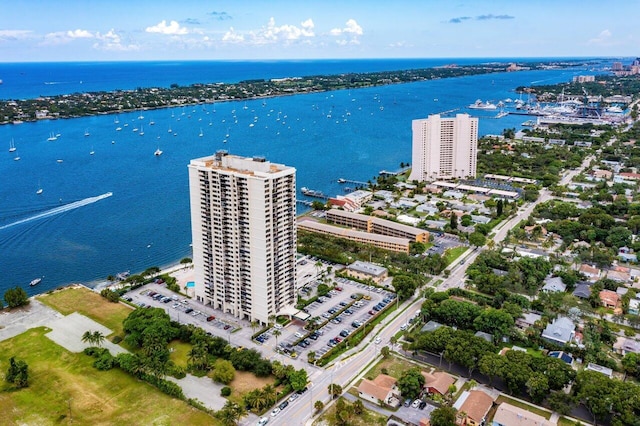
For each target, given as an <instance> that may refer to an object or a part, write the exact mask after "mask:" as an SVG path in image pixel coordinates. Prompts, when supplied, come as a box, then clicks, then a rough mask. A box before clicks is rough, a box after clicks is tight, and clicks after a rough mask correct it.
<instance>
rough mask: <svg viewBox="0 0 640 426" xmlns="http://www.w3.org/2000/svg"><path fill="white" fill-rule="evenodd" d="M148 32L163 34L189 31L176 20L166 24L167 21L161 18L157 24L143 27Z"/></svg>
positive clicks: (180, 33) (183, 33) (179, 33)
mask: <svg viewBox="0 0 640 426" xmlns="http://www.w3.org/2000/svg"><path fill="white" fill-rule="evenodd" d="M145 31H146V32H148V33H158V34H165V35H185V34H187V33H188V32H189V30H188V29H186V28H185V27H181V26H180V24H179V23H178V21H171V22H169V25H167V21H165V20H162V21H160V23H159V24H157V25H154V26H152V27H147V28H146V29H145Z"/></svg>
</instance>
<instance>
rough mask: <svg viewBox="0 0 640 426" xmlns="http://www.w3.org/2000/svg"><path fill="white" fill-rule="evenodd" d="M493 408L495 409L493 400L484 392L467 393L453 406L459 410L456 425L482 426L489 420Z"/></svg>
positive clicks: (473, 391)
mask: <svg viewBox="0 0 640 426" xmlns="http://www.w3.org/2000/svg"><path fill="white" fill-rule="evenodd" d="M491 407H493V398H492V397H491V396H489V395H487V394H486V393H484V392H483V391H481V390H471V391H465V392H463V393H462V395H461V396H460V398H458V400H457V401H456V403H455V404H454V405H453V408H455V409H456V410H458V414H457V415H456V424H457V425H463V426H480V425H482V424H483V423H484V422H485V421H486V420H487V414H488V413H489V410H491Z"/></svg>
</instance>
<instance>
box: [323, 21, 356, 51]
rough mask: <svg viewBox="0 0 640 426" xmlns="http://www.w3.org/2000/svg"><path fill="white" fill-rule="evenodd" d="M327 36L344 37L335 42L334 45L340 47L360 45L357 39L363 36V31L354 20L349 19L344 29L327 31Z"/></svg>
mask: <svg viewBox="0 0 640 426" xmlns="http://www.w3.org/2000/svg"><path fill="white" fill-rule="evenodd" d="M329 34H331V35H332V36H335V37H340V36H343V37H346V38H342V39H338V40H336V43H338V44H339V45H340V46H344V45H347V44H360V40H359V37H360V36H361V35H362V34H364V31H363V30H362V27H361V26H360V25H358V23H357V22H356V20H355V19H349V20H348V21H347V22H346V23H345V25H344V28H333V29H332V30H331V31H329Z"/></svg>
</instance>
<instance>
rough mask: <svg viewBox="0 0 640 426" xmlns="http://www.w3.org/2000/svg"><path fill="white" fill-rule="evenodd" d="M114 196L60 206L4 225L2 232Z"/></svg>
mask: <svg viewBox="0 0 640 426" xmlns="http://www.w3.org/2000/svg"><path fill="white" fill-rule="evenodd" d="M112 195H113V193H112V192H107V193H105V194H102V195H98V196H96V197H89V198H85V199H83V200H80V201H74V202H73V203H69V204H65V205H63V206H60V207H55V208H53V209H51V210H47V211H45V212H42V213H38V214H36V215H33V216H30V217H27V218H25V219H20V220H17V221H15V222H12V223H9V224H6V225H2V226H0V231H1V230H3V229H7V228H11V227H12V226H16V225H21V224H23V223H27V222H32V221H34V220H38V219H44V218H46V217H50V216H54V215H57V214H60V213H64V212H68V211H70V210H74V209H77V208H79V207H82V206H86V205H88V204H93V203H95V202H98V201H100V200H104V199H105V198H109V197H111V196H112Z"/></svg>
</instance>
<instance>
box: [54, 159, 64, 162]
mask: <svg viewBox="0 0 640 426" xmlns="http://www.w3.org/2000/svg"><path fill="white" fill-rule="evenodd" d="M63 161H64V160H63V159H62V158H58V159H57V160H56V163H62V162H63Z"/></svg>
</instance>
